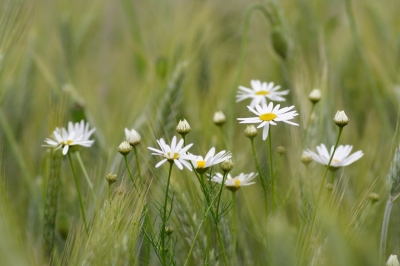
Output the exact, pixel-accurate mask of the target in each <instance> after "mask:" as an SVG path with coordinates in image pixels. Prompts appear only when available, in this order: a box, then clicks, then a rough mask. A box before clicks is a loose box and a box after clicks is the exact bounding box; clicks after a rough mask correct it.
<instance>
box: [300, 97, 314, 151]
mask: <svg viewBox="0 0 400 266" xmlns="http://www.w3.org/2000/svg"><path fill="white" fill-rule="evenodd" d="M314 109H315V103H313V104H312V106H311V111H310V115H309V116H308V120H307V125H306V128H305V130H304V135H303V141H302V142H303V143H302V145H303V147H305V144H306V140H307V135H308V128H309V127H310V125H311V122H312V119H311V117H312V115H313V113H314Z"/></svg>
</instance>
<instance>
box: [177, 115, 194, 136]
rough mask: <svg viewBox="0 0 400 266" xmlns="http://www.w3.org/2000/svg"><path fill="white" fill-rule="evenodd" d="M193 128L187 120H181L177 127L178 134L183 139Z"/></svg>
mask: <svg viewBox="0 0 400 266" xmlns="http://www.w3.org/2000/svg"><path fill="white" fill-rule="evenodd" d="M190 130H191V127H190V125H189V123H188V122H187V121H186V119H183V120H179V123H178V125H177V126H176V132H178V133H179V134H180V135H181V136H182V137H183V136H185V135H186V134H187V133H189V132H190Z"/></svg>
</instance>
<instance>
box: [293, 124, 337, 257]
mask: <svg viewBox="0 0 400 266" xmlns="http://www.w3.org/2000/svg"><path fill="white" fill-rule="evenodd" d="M342 130H343V127H339V134H338V137H337V139H336V143H335V147H334V148H333V152H332V154H331V156H330V158H329V162H328V164H327V166H326V169H325V173H324V176H323V178H322V181H321V186H320V188H319V191H318V196H317V201H316V202H315V204H316V206H315V208H314V214H313V217H312V222H311V228H310V232H309V235H308V237H307V242H306V245H305V249H306V248H307V246H308V245H309V244H310V241H311V235H312V232H313V230H314V226H315V221H316V218H317V210H318V205H317V204H318V203H319V201H320V198H321V193H322V189H323V188H324V184H325V179H326V175H327V173H328V171H329V167H330V165H331V162H332V159H333V155H335V152H336V148H337V146H338V144H339V139H340V136H341V135H342ZM305 255H306V251H304V253H303V256H302V258H301V261H300V265H303V261H304V259H305Z"/></svg>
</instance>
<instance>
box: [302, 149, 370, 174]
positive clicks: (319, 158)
mask: <svg viewBox="0 0 400 266" xmlns="http://www.w3.org/2000/svg"><path fill="white" fill-rule="evenodd" d="M334 148H335V146H332V148H331V151H330V152H329V153H328V150H327V148H326V147H325V145H324V144H321V145H319V146H317V152H318V154H317V153H315V152H313V151H311V150H306V151H305V153H307V154H309V155H310V156H311V157H312V158H313V160H314V161H316V162H317V163H320V164H323V165H328V163H329V159H330V158H331V155H332V153H333V149H334ZM352 149H353V146H351V145H346V146H343V145H339V146H338V147H337V148H336V151H335V154H334V155H333V158H332V162H331V165H330V169H331V170H332V171H335V170H337V169H339V168H340V167H344V166H347V165H349V164H352V163H354V162H355V161H357V160H358V159H360V158H361V157H363V156H364V153H363V152H362V151H356V152H355V153H353V154H352V155H350V152H351V150H352ZM349 155H350V156H349Z"/></svg>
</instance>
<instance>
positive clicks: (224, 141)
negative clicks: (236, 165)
mask: <svg viewBox="0 0 400 266" xmlns="http://www.w3.org/2000/svg"><path fill="white" fill-rule="evenodd" d="M218 127H219V128H220V132H221V138H222V141H223V143H224V145H225V147H224V148H223V149H228V142H227V140H226V137H225V133H224V129H223V126H222V125H221V126H218Z"/></svg>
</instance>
